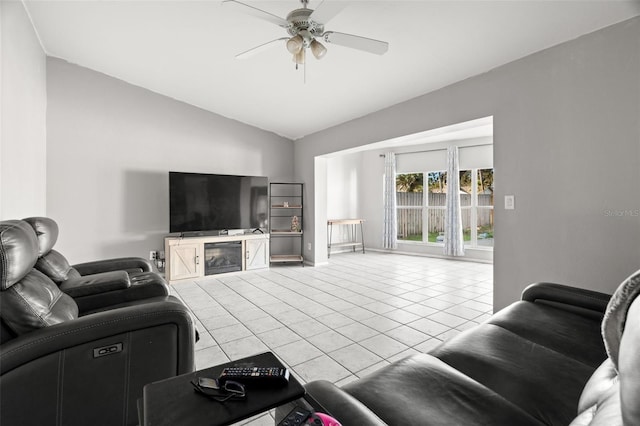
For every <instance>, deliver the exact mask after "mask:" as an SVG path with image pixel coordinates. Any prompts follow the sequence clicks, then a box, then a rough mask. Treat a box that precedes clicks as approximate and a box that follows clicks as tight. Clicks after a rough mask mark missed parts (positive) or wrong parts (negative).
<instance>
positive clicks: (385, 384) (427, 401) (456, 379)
mask: <svg viewBox="0 0 640 426" xmlns="http://www.w3.org/2000/svg"><path fill="white" fill-rule="evenodd" d="M343 390H344V391H345V392H347V393H349V394H351V395H352V396H354V397H355V398H356V399H358V400H359V401H360V402H362V403H363V404H364V405H366V406H367V407H368V408H369V409H370V410H372V411H373V412H374V413H375V414H376V415H377V416H378V417H380V418H381V419H382V420H383V421H385V422H386V423H388V424H390V425H410V424H416V425H417V424H420V425H451V424H458V425H522V426H526V425H539V422H538V421H536V420H535V418H533V416H531V415H529V414H527V413H526V412H524V411H523V410H521V409H520V408H518V407H516V406H515V405H513V404H512V403H511V402H509V401H508V400H507V399H506V398H504V397H502V396H500V395H499V394H497V393H496V392H494V391H492V390H490V389H488V388H487V387H486V386H483V385H482V384H480V383H478V382H477V381H474V380H472V379H471V378H469V377H467V376H465V375H464V374H462V373H460V372H458V371H456V370H454V369H453V368H451V367H450V366H449V365H447V364H445V363H444V362H442V361H440V360H439V359H437V358H434V357H433V356H430V355H427V354H418V355H413V356H411V357H408V358H405V359H403V360H401V361H398V362H395V363H393V364H391V365H388V366H386V367H383V368H382V369H380V370H378V371H376V372H375V373H374V374H372V375H369V376H366V377H364V378H362V379H360V380H358V381H356V382H352V383H349V384H347V385H345V386H344V387H343ZM311 396H312V397H313V398H314V399H316V400H318V401H319V402H320V403H322V399H326V397H323V396H322V395H317V394H311ZM345 420H346V419H345ZM340 421H343V419H342V418H340Z"/></svg>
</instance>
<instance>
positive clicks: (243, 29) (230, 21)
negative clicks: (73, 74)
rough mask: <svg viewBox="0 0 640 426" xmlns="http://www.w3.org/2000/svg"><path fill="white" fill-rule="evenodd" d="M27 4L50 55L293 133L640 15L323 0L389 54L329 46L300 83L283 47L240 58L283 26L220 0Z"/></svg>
mask: <svg viewBox="0 0 640 426" xmlns="http://www.w3.org/2000/svg"><path fill="white" fill-rule="evenodd" d="M23 1H24V3H25V5H26V7H27V10H28V12H29V14H30V16H31V19H32V20H33V24H34V27H35V28H36V31H37V32H38V35H39V37H40V39H41V41H42V44H43V47H44V49H45V51H46V52H47V54H48V55H50V56H54V57H59V58H62V59H65V60H67V61H69V62H72V63H76V64H78V65H81V66H84V67H87V68H91V69H93V70H96V71H99V72H102V73H105V74H107V75H110V76H113V77H116V78H119V79H122V80H124V81H127V82H129V83H131V84H135V85H138V86H141V87H144V88H147V89H149V90H152V91H154V92H157V93H160V94H163V95H166V96H170V97H172V98H175V99H178V100H181V101H184V102H186V103H189V104H192V105H195V106H198V107H200V108H203V109H206V110H209V111H212V112H214V113H217V114H220V115H222V116H225V117H229V118H232V119H236V120H238V121H241V122H244V123H247V124H250V125H252V126H256V127H259V128H262V129H265V130H269V131H272V132H274V133H277V134H279V135H282V136H285V137H287V138H290V139H294V140H295V139H298V138H301V137H303V136H305V135H308V134H310V133H314V132H317V131H320V130H322V129H325V128H328V127H331V126H334V125H337V124H340V123H343V122H345V121H349V120H351V119H354V118H357V117H360V116H364V115H367V114H369V113H371V112H374V111H377V110H380V109H383V108H385V107H388V106H391V105H394V104H396V103H399V102H402V101H405V100H408V99H411V98H414V97H416V96H419V95H421V94H424V93H428V92H430V91H433V90H435V89H438V88H440V87H444V86H446V85H448V84H451V83H454V82H456V81H460V80H463V79H465V78H468V77H471V76H473V75H477V74H480V73H482V72H486V71H488V70H490V69H492V68H495V67H497V66H499V65H502V64H505V63H508V62H511V61H513V60H515V59H518V58H521V57H523V56H526V55H528V54H530V53H533V52H536V51H539V50H542V49H545V48H547V47H550V46H553V45H556V44H558V43H561V42H564V41H567V40H570V39H573V38H576V37H578V36H580V35H582V34H586V33H589V32H592V31H595V30H597V29H599V28H602V27H605V26H608V25H611V24H614V23H616V22H620V21H622V20H625V19H628V18H631V17H633V16H636V15H640V0H634V1H625V0H587V1H572V0H556V1H548V0H535V1H528V0H527V1H525V0H511V1H481V0H471V1H462V0H448V1H420V0H413V1H397V0H395V1H362V0H360V1H341V0H326V1H334V2H339V3H344V4H345V8H344V10H342V12H341V13H340V14H339V15H337V16H336V17H335V18H333V19H332V20H331V21H330V22H329V23H328V24H327V25H326V26H325V29H326V30H333V31H339V32H345V33H351V34H357V35H361V36H365V37H369V38H374V39H379V40H385V41H388V42H389V45H390V46H389V51H388V52H387V53H386V54H385V55H383V56H378V55H373V54H370V53H365V52H360V51H357V50H352V49H348V48H345V47H342V46H337V45H327V48H328V53H327V55H326V56H325V57H324V58H323V59H322V60H320V61H318V60H316V59H315V58H313V57H311V56H309V57H308V65H307V69H306V82H305V78H304V71H303V70H302V69H300V70H298V71H296V70H295V65H294V63H293V62H292V61H291V55H290V54H289V53H288V52H287V51H286V49H285V48H284V46H282V47H276V48H274V49H271V50H269V51H266V52H262V53H260V54H259V55H256V56H253V57H251V58H250V59H245V60H237V59H235V58H234V56H235V55H236V54H237V53H240V52H243V51H245V50H247V49H249V48H252V47H254V46H257V45H259V44H262V43H265V42H267V41H270V40H273V39H276V38H279V37H284V36H286V32H285V30H284V29H282V28H280V27H278V26H276V25H274V24H271V23H269V22H266V21H263V20H260V19H257V18H255V17H253V16H249V15H243V14H240V13H238V11H237V10H234V8H229V7H222V6H221V2H220V1H218V0H208V1H182V0H174V1H154V0H129V1H112V0H100V1H88V0H75V1H57V0H49V1H31V0H23ZM243 1H244V2H245V3H248V4H250V5H252V6H255V7H258V8H261V9H263V10H267V11H269V12H271V13H273V14H276V15H278V16H282V17H286V15H287V13H288V12H289V11H291V10H292V9H296V8H298V7H300V3H299V1H298V0H287V1H259V0H246V1H245V0H243ZM319 1H320V0H311V1H310V2H309V7H310V8H311V9H313V8H314V7H316V6H317V5H318V4H319Z"/></svg>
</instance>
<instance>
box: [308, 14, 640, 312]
mask: <svg viewBox="0 0 640 426" xmlns="http://www.w3.org/2000/svg"><path fill="white" fill-rule="evenodd" d="M487 116H493V119H494V169H495V173H496V182H497V183H496V211H495V235H496V241H495V251H494V279H495V292H494V299H495V300H494V306H495V309H499V308H501V307H503V306H505V305H507V304H508V303H510V302H512V301H514V300H516V299H518V298H519V295H520V293H521V291H522V290H523V289H524V287H526V286H527V285H528V284H529V283H531V282H534V281H543V280H546V281H555V282H561V283H567V284H571V285H577V286H580V287H583V288H588V289H595V290H600V291H605V292H611V291H613V290H614V289H615V288H616V286H617V285H618V284H619V283H620V282H621V280H623V279H624V278H625V277H626V276H627V275H629V274H630V273H632V272H633V271H635V270H636V269H637V268H638V267H639V266H640V244H638V241H640V217H639V215H638V214H637V213H638V210H639V209H640V186H639V185H638V184H637V182H639V181H640V167H638V164H639V162H640V125H639V117H640V18H634V19H631V20H629V21H626V22H622V23H620V24H617V25H614V26H611V27H608V28H605V29H603V30H600V31H597V32H595V33H592V34H589V35H586V36H583V37H580V38H578V39H576V40H573V41H570V42H567V43H563V44H561V45H558V46H555V47H553V48H550V49H547V50H544V51H542V52H538V53H536V54H533V55H530V56H528V57H525V58H523V59H520V60H518V61H515V62H512V63H509V64H506V65H504V66H501V67H499V68H496V69H494V70H491V71H489V72H487V73H485V74H482V75H479V76H476V77H473V78H470V79H467V80H464V81H462V82H459V83H456V84H453V85H451V86H448V87H445V88H443V89H440V90H437V91H435V92H432V93H429V94H426V95H424V96H421V97H418V98H415V99H413V100H410V101H407V102H404V103H402V104H399V105H396V106H393V107H391V108H388V109H385V110H382V111H379V112H377V113H374V114H370V115H368V116H366V117H362V118H360V119H356V120H353V121H351V122H348V123H345V124H343V125H340V126H336V127H333V128H331V129H328V130H325V131H322V132H319V133H317V134H314V135H310V136H307V137H305V138H303V139H301V140H299V141H297V142H296V162H295V163H296V175H297V177H298V179H300V180H302V181H304V182H306V184H307V188H308V189H307V191H308V192H309V193H313V192H314V190H315V191H316V193H318V191H322V190H326V188H323V186H324V183H323V182H325V181H326V179H325V180H323V179H322V178H321V179H317V176H314V175H316V174H317V175H318V176H320V177H322V174H323V173H324V172H325V171H323V170H315V169H314V164H321V165H322V164H323V162H322V161H319V160H316V159H315V157H316V156H319V155H323V154H327V153H331V152H335V151H339V150H343V149H347V148H352V147H358V146H361V145H366V144H369V143H373V142H377V141H381V140H386V139H390V138H394V137H398V136H402V135H408V134H412V133H416V132H420V131H424V130H428V129H433V128H438V127H442V126H445V125H450V124H454V123H458V122H464V121H468V120H471V119H475V118H480V117H487ZM325 169H326V165H325ZM506 194H513V195H515V196H516V210H513V211H505V210H504V208H503V204H504V203H503V202H502V200H503V198H504V195H506ZM323 212H325V213H323ZM305 214H306V215H305V218H306V222H305V228H306V232H307V237H306V238H305V241H307V242H311V241H313V247H314V250H313V252H312V253H307V254H308V256H309V257H310V258H311V259H312V260H313V261H314V262H315V263H322V262H324V261H326V246H325V244H326V235H323V231H322V229H323V228H324V226H322V225H321V224H322V222H323V221H324V220H326V217H325V216H326V201H324V200H321V201H320V203H317V200H314V199H313V198H312V197H308V198H307V204H306V211H305ZM325 223H326V222H325ZM324 234H326V232H325V233H324Z"/></svg>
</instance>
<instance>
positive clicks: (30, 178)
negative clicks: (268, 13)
mask: <svg viewBox="0 0 640 426" xmlns="http://www.w3.org/2000/svg"><path fill="white" fill-rule="evenodd" d="M46 87H47V86H46V56H45V54H44V51H43V50H42V47H41V46H40V42H39V41H38V38H37V36H36V34H35V31H34V30H33V27H32V25H31V22H30V20H29V17H28V15H27V13H26V11H25V10H24V6H23V5H22V2H14V1H11V2H4V1H2V2H0V219H2V220H5V219H20V218H23V217H26V216H34V215H44V214H45V213H46V155H47V149H46V110H47V91H46Z"/></svg>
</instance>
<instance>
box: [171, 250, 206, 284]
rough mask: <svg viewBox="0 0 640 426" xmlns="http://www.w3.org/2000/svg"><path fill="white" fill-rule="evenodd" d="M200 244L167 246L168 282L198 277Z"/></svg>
mask: <svg viewBox="0 0 640 426" xmlns="http://www.w3.org/2000/svg"><path fill="white" fill-rule="evenodd" d="M201 246H202V244H180V245H172V246H169V262H170V263H169V271H170V272H169V280H170V281H173V280H183V279H185V278H197V277H199V276H200V271H199V268H200V247H201Z"/></svg>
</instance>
